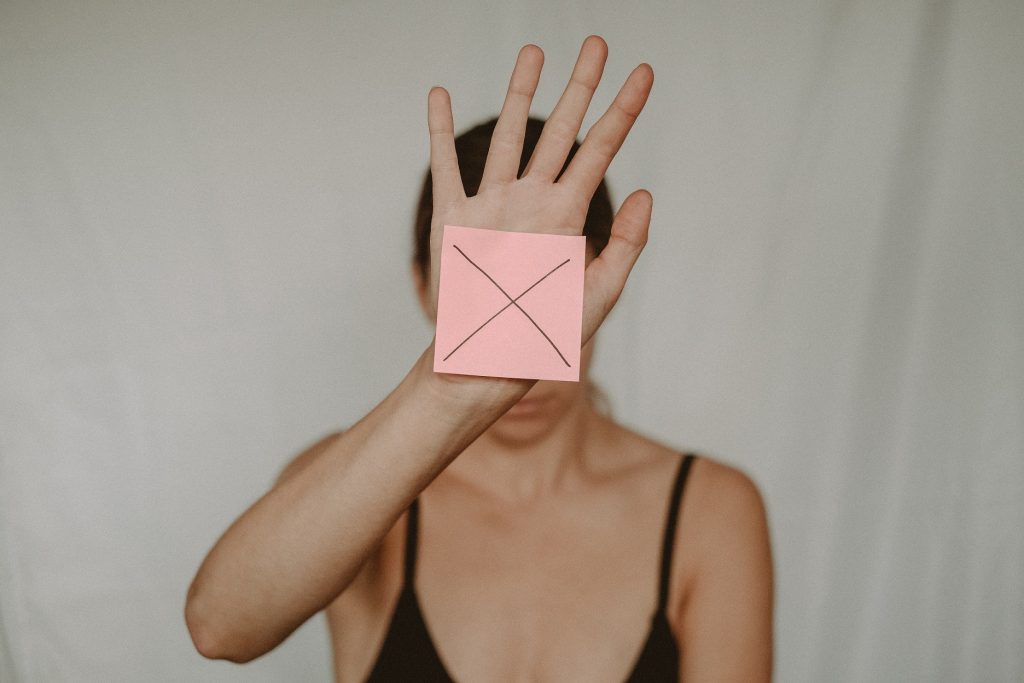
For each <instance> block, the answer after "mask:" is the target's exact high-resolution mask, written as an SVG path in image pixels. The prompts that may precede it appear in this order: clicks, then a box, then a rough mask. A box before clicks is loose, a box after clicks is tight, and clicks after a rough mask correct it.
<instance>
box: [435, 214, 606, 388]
mask: <svg viewBox="0 0 1024 683" xmlns="http://www.w3.org/2000/svg"><path fill="white" fill-rule="evenodd" d="M585 253H586V238H585V237H583V236H576V235H546V234H536V233H524V232H507V231H503V230H481V229H479V228H467V227H462V226H458V225H445V226H444V233H443V234H442V238H441V283H440V289H439V291H438V300H437V330H436V337H435V344H434V372H448V373H455V374H460V375H486V376H490V377H523V378H529V379H556V380H565V381H571V382H578V381H579V379H580V339H581V336H582V327H583V271H584V267H585Z"/></svg>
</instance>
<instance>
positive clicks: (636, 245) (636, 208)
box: [582, 190, 654, 344]
mask: <svg viewBox="0 0 1024 683" xmlns="http://www.w3.org/2000/svg"><path fill="white" fill-rule="evenodd" d="M653 206H654V198H653V197H652V196H651V193H650V192H648V191H647V190H637V191H635V192H633V193H632V194H630V195H629V196H628V197H626V199H625V201H623V202H622V206H620V207H619V211H618V213H616V214H615V220H614V221H613V222H612V232H611V236H610V237H609V238H608V244H607V245H606V246H605V248H604V249H602V250H601V253H600V255H598V256H597V258H595V259H594V260H593V261H591V263H590V265H589V266H587V270H586V273H585V274H584V284H583V339H582V342H583V343H584V344H586V343H587V341H589V340H590V337H592V336H593V334H594V332H596V331H597V328H598V327H599V326H600V325H601V323H602V322H603V321H604V319H605V317H607V315H608V313H609V312H610V311H611V310H612V307H613V306H615V302H617V301H618V300H619V295H620V294H622V289H623V288H624V287H625V285H626V278H628V277H629V273H630V271H632V269H633V264H634V263H636V260H637V258H639V256H640V252H641V251H643V248H644V246H645V245H646V244H647V233H648V228H649V226H650V223H651V210H652V208H653Z"/></svg>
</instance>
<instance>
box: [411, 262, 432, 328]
mask: <svg viewBox="0 0 1024 683" xmlns="http://www.w3.org/2000/svg"><path fill="white" fill-rule="evenodd" d="M412 281H413V283H414V284H415V286H416V298H417V300H418V301H419V302H420V310H422V311H423V315H424V316H426V318H427V320H428V321H429V322H430V323H433V322H434V320H435V319H434V315H435V314H434V312H433V311H432V310H431V308H430V302H429V298H428V296H427V281H426V278H424V277H423V273H422V272H421V271H420V268H419V266H418V265H417V264H416V261H413V262H412Z"/></svg>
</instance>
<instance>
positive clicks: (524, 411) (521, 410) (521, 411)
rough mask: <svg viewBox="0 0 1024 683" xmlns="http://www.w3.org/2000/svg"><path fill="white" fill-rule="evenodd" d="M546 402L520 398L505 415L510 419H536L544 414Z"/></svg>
mask: <svg viewBox="0 0 1024 683" xmlns="http://www.w3.org/2000/svg"><path fill="white" fill-rule="evenodd" d="M547 404H548V400H547V399H544V398H533V397H531V398H522V399H519V402H518V403H516V404H515V405H514V406H512V407H511V408H509V409H508V411H507V412H506V413H505V414H506V415H509V416H511V417H536V416H538V415H541V414H542V413H543V412H544V409H545V408H546V406H547Z"/></svg>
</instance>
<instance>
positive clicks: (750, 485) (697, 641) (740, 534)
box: [674, 455, 774, 681]
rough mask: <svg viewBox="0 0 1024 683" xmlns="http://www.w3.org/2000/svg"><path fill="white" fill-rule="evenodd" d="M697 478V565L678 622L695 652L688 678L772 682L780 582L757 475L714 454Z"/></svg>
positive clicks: (688, 661)
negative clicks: (776, 589) (777, 582)
mask: <svg viewBox="0 0 1024 683" xmlns="http://www.w3.org/2000/svg"><path fill="white" fill-rule="evenodd" d="M689 476H690V478H691V481H689V482H688V483H687V489H688V494H687V496H688V497H690V499H689V501H688V506H687V514H689V515H690V519H689V520H688V521H689V525H688V527H689V528H688V530H687V533H689V534H690V536H689V539H688V542H689V544H690V547H691V548H692V550H693V553H692V556H693V558H694V566H693V573H692V576H691V577H690V578H691V582H690V585H689V586H688V590H687V591H686V594H685V595H684V596H683V597H682V599H681V600H680V601H679V602H678V603H676V604H677V607H676V615H675V616H676V619H675V620H674V621H675V622H676V623H677V624H678V625H681V628H680V631H681V635H682V641H683V647H682V650H683V651H684V652H687V653H689V657H688V658H687V657H684V665H685V666H684V669H685V670H684V674H686V675H684V678H686V679H696V680H705V679H707V680H723V681H726V680H728V681H732V680H743V681H765V680H770V676H771V668H772V622H773V617H772V610H773V592H774V589H773V583H774V581H773V569H772V552H771V542H770V537H769V536H770V535H769V528H768V514H767V509H766V505H765V500H764V497H763V495H762V493H761V491H760V488H759V487H758V485H757V484H756V483H755V481H754V480H753V479H752V478H751V476H750V475H749V474H747V473H746V472H744V471H743V470H742V469H740V468H738V467H736V466H733V465H730V464H727V463H725V462H722V461H720V460H717V459H715V458H712V457H709V456H704V455H701V456H700V457H698V458H697V459H696V460H695V461H694V462H693V465H692V471H691V472H690V475H689ZM691 487H692V488H691Z"/></svg>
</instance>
